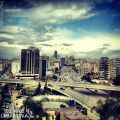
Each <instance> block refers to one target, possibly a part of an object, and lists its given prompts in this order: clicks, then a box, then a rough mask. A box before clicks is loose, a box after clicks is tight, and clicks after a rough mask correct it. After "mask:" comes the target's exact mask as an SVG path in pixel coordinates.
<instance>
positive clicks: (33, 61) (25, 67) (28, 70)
mask: <svg viewBox="0 0 120 120" xmlns="http://www.w3.org/2000/svg"><path fill="white" fill-rule="evenodd" d="M39 56H40V55H39V49H38V48H35V47H29V48H28V49H22V51H21V73H22V74H32V75H35V74H39Z"/></svg>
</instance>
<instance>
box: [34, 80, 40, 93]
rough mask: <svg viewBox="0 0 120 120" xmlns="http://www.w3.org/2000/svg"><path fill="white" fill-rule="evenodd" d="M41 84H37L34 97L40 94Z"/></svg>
mask: <svg viewBox="0 0 120 120" xmlns="http://www.w3.org/2000/svg"><path fill="white" fill-rule="evenodd" d="M40 88H41V84H40V82H39V84H38V87H37V88H36V90H35V95H39V94H41V89H40Z"/></svg>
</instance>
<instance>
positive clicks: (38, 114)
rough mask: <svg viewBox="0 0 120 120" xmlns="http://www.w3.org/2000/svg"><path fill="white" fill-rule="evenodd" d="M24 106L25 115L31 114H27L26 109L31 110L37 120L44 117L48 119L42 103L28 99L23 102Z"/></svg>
mask: <svg viewBox="0 0 120 120" xmlns="http://www.w3.org/2000/svg"><path fill="white" fill-rule="evenodd" d="M23 105H24V107H25V114H29V113H27V112H26V111H27V110H26V109H29V110H31V111H32V113H33V115H34V119H35V120H37V119H38V120H41V119H42V117H43V116H45V117H47V118H48V114H47V113H46V112H45V111H44V110H43V108H42V101H33V99H32V98H31V97H28V98H26V100H25V101H23Z"/></svg>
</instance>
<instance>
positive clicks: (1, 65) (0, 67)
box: [0, 60, 4, 72]
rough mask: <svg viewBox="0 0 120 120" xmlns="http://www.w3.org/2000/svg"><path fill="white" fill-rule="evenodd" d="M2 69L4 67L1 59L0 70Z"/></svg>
mask: <svg viewBox="0 0 120 120" xmlns="http://www.w3.org/2000/svg"><path fill="white" fill-rule="evenodd" d="M3 69H4V65H3V61H2V60H1V61H0V72H2V71H3Z"/></svg>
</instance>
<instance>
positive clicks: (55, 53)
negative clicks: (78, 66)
mask: <svg viewBox="0 0 120 120" xmlns="http://www.w3.org/2000/svg"><path fill="white" fill-rule="evenodd" d="M57 57H58V56H57V51H56V50H55V51H54V58H55V59H57Z"/></svg>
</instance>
